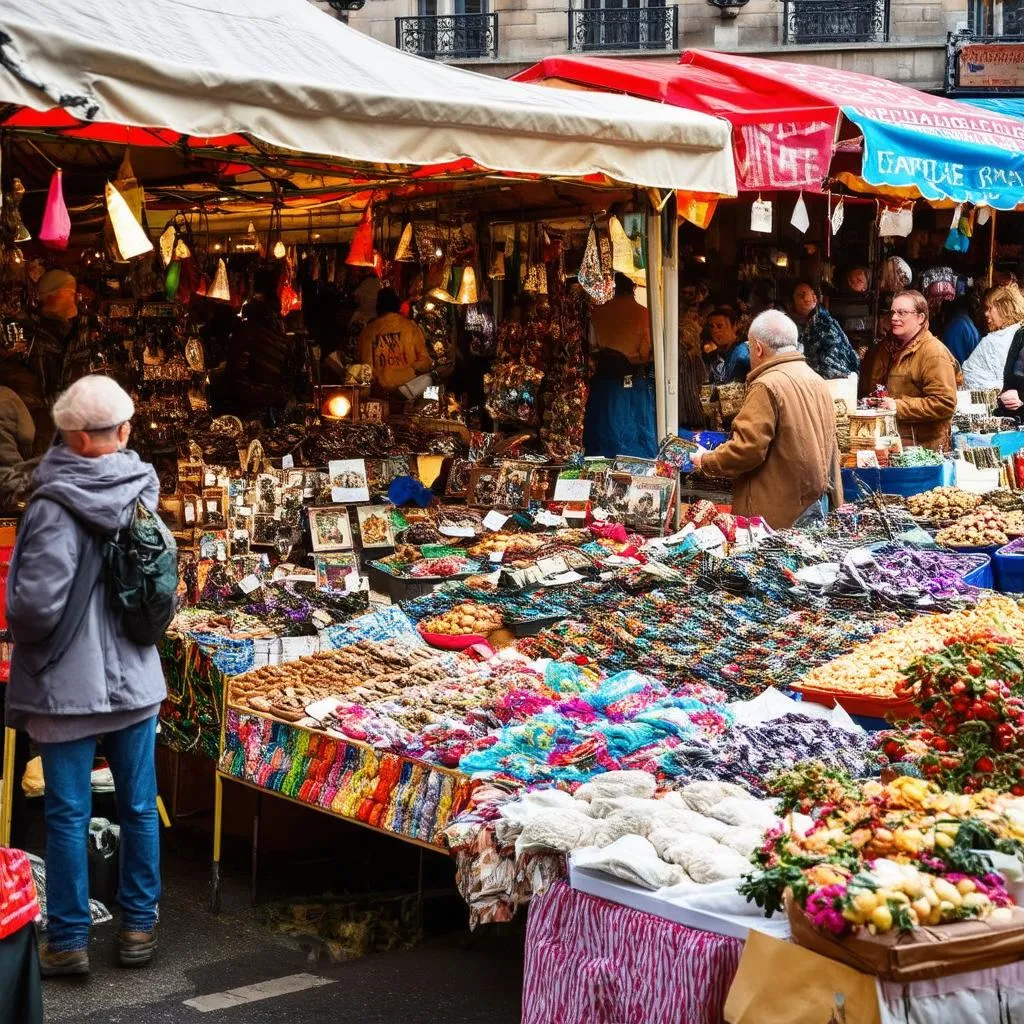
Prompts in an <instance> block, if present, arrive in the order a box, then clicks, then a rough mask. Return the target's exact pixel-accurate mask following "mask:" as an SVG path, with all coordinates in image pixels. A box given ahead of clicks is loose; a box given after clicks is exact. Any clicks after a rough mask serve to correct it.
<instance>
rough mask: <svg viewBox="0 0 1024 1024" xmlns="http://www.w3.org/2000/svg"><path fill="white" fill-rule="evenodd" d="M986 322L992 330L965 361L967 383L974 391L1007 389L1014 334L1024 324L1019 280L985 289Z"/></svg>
mask: <svg viewBox="0 0 1024 1024" xmlns="http://www.w3.org/2000/svg"><path fill="white" fill-rule="evenodd" d="M984 314H985V324H986V326H987V327H988V330H989V333H988V334H986V335H985V337H984V338H982V339H981V341H980V342H979V343H978V347H977V348H976V349H975V350H974V351H973V352H972V353H971V356H970V358H969V359H968V360H967V362H966V363H964V384H965V385H966V386H967V387H968V388H970V389H971V390H972V391H990V390H999V391H1002V390H1003V370H1004V368H1005V366H1006V357H1007V355H1008V354H1009V351H1010V345H1011V344H1013V336H1014V335H1015V334H1016V333H1017V331H1018V330H1019V329H1020V326H1021V324H1024V295H1021V292H1020V289H1019V288H1018V287H1017V285H1015V284H1007V285H1002V286H1001V287H999V288H990V289H989V290H988V291H987V292H986V293H985V305H984Z"/></svg>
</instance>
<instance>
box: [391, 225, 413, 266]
mask: <svg viewBox="0 0 1024 1024" xmlns="http://www.w3.org/2000/svg"><path fill="white" fill-rule="evenodd" d="M415 259H416V254H415V253H414V252H413V251H412V221H409V223H408V224H406V225H405V228H404V230H403V231H402V237H401V238H400V239H399V240H398V248H397V249H395V262H396V263H412V262H414V261H415Z"/></svg>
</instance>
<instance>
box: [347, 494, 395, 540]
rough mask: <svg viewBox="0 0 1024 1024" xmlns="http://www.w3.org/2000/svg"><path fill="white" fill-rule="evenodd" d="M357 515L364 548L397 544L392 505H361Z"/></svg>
mask: <svg viewBox="0 0 1024 1024" xmlns="http://www.w3.org/2000/svg"><path fill="white" fill-rule="evenodd" d="M356 516H357V517H358V519H359V538H360V540H361V541H362V544H363V547H364V548H393V547H394V546H395V528H394V525H393V524H392V522H391V506H390V505H360V506H359V507H358V508H357V509H356Z"/></svg>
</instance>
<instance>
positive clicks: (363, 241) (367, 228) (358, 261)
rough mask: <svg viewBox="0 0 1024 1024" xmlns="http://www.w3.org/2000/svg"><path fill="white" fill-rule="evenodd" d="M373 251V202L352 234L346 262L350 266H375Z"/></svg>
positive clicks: (364, 211)
mask: <svg viewBox="0 0 1024 1024" xmlns="http://www.w3.org/2000/svg"><path fill="white" fill-rule="evenodd" d="M375 256H376V253H375V252H374V251H373V203H367V204H366V209H365V210H363V216H362V218H361V220H360V221H359V225H358V227H357V228H356V233H355V234H354V235H353V236H352V243H351V245H349V248H348V256H346V257H345V262H346V263H347V264H348V265H349V266H350V267H374V266H376V264H377V260H376V259H375Z"/></svg>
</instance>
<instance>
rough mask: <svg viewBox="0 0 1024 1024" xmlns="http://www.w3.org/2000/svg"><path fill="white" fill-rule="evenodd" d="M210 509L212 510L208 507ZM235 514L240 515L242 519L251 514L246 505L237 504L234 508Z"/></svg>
mask: <svg viewBox="0 0 1024 1024" xmlns="http://www.w3.org/2000/svg"><path fill="white" fill-rule="evenodd" d="M210 511H211V512H212V511H213V509H210ZM235 515H236V516H241V517H242V518H243V519H244V518H245V517H246V516H251V515H252V509H251V508H249V506H248V505H239V506H238V507H237V508H236V509H235Z"/></svg>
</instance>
